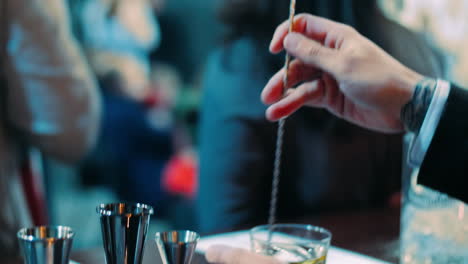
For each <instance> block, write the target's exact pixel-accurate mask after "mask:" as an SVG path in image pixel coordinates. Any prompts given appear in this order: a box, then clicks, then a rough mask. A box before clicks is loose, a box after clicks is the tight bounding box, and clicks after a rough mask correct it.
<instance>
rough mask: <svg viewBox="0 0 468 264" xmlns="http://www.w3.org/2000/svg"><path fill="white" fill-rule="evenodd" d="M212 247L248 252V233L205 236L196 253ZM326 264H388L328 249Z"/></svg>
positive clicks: (335, 249) (339, 249)
mask: <svg viewBox="0 0 468 264" xmlns="http://www.w3.org/2000/svg"><path fill="white" fill-rule="evenodd" d="M212 245H227V246H231V247H237V248H243V249H247V250H250V237H249V231H239V232H232V233H225V234H219V235H214V236H207V237H203V238H202V239H200V241H199V242H198V244H197V249H196V250H197V251H198V252H201V253H204V252H206V250H207V249H208V248H209V247H210V246H212ZM327 264H390V263H389V262H385V261H383V260H378V259H375V258H372V257H369V256H365V255H361V254H358V253H354V252H351V251H349V250H345V249H341V248H337V247H333V246H332V247H330V249H329V250H328V256H327Z"/></svg>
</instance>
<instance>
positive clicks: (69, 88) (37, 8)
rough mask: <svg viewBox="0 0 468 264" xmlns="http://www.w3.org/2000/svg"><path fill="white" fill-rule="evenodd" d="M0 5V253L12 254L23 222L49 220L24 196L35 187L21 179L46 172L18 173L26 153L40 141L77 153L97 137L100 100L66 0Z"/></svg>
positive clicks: (59, 154) (53, 152) (63, 154)
mask: <svg viewBox="0 0 468 264" xmlns="http://www.w3.org/2000/svg"><path fill="white" fill-rule="evenodd" d="M0 11H1V13H2V14H1V16H0V27H1V30H0V32H1V41H0V46H1V54H2V56H1V71H0V73H1V77H2V78H1V83H2V85H1V92H2V96H0V98H1V106H2V107H1V109H2V111H1V123H2V129H0V205H1V207H2V212H1V214H0V255H1V256H2V257H7V258H8V257H9V256H14V257H17V256H18V255H19V252H18V248H17V239H16V232H17V231H18V230H19V228H21V227H25V226H31V225H34V224H39V223H42V224H44V219H43V218H42V220H41V221H38V219H37V215H36V219H32V218H33V217H32V216H34V215H33V214H32V211H33V210H41V209H42V211H40V213H43V214H45V213H46V212H45V210H46V208H34V206H32V205H31V204H27V203H26V198H25V197H27V196H30V195H32V194H31V193H29V192H28V191H26V190H25V188H23V187H24V186H26V185H31V182H30V181H35V183H34V184H37V185H34V186H33V187H39V186H41V185H42V182H41V181H42V180H41V179H37V178H34V177H35V175H29V176H27V177H22V178H20V175H21V173H22V172H21V168H20V167H19V166H20V165H21V164H22V163H21V160H20V155H21V153H23V154H24V151H27V149H29V148H30V147H37V148H39V150H40V151H41V152H42V153H44V154H45V155H46V157H54V158H57V159H59V160H61V161H63V162H67V163H73V162H77V161H79V160H80V159H82V158H83V157H84V156H85V155H86V153H87V152H88V151H89V150H90V149H91V148H92V146H93V144H94V142H95V139H96V134H97V131H98V123H99V112H100V104H99V99H98V93H97V90H96V85H95V82H94V79H93V76H92V74H91V73H90V71H89V69H88V68H87V65H86V63H85V62H84V59H83V57H82V54H81V53H80V51H79V48H78V46H77V44H76V42H75V41H74V40H73V37H72V35H71V32H70V25H69V21H68V16H67V9H66V5H64V2H63V1H61V0H47V1H42V0H41V1H39V0H12V1H10V0H7V1H1V2H0ZM35 191H38V190H37V189H36V190H35ZM32 198H33V199H28V201H32V202H34V201H36V200H35V199H39V198H40V197H34V195H33V197H32ZM36 205H37V204H36Z"/></svg>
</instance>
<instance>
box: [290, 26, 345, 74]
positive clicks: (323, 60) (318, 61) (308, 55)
mask: <svg viewBox="0 0 468 264" xmlns="http://www.w3.org/2000/svg"><path fill="white" fill-rule="evenodd" d="M283 45H284V48H285V49H286V51H287V52H288V53H289V54H291V55H292V56H294V57H296V58H297V59H299V60H301V61H302V62H304V63H305V64H310V65H313V66H315V67H317V68H320V69H321V70H324V71H326V72H329V73H332V74H333V72H334V70H335V69H334V68H335V67H333V65H336V60H339V57H338V56H337V55H338V54H337V52H336V50H334V49H331V48H328V47H326V46H324V45H322V44H320V43H319V42H317V41H315V40H312V39H309V38H307V37H305V36H304V35H301V34H298V33H295V32H292V33H290V34H288V35H287V36H286V38H285V39H284V43H283Z"/></svg>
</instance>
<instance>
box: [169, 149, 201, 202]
mask: <svg viewBox="0 0 468 264" xmlns="http://www.w3.org/2000/svg"><path fill="white" fill-rule="evenodd" d="M197 171H198V164H197V161H196V158H195V155H194V154H192V153H188V152H184V153H181V154H177V155H175V156H174V157H173V158H171V160H170V161H169V162H168V164H167V166H166V168H165V169H164V171H163V175H162V185H163V187H164V189H165V190H166V191H167V192H169V193H171V194H175V195H182V196H184V197H186V198H189V199H192V198H194V197H195V194H196V192H197V186H198V182H197V179H198V175H197Z"/></svg>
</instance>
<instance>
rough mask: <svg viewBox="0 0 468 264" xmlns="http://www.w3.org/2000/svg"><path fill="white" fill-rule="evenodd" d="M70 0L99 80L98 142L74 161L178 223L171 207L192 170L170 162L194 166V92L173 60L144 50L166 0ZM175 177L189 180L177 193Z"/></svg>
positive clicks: (90, 182)
mask: <svg viewBox="0 0 468 264" xmlns="http://www.w3.org/2000/svg"><path fill="white" fill-rule="evenodd" d="M71 3H72V9H71V12H72V14H74V16H75V17H74V22H75V23H74V32H75V35H76V36H77V38H78V39H80V41H81V43H82V45H83V48H84V50H85V51H86V54H87V57H88V59H89V62H90V65H91V67H92V69H93V70H94V73H95V74H96V76H97V78H98V80H99V84H100V88H101V90H102V93H103V106H104V111H103V112H104V113H103V124H102V129H101V131H100V135H99V140H98V144H97V147H96V148H95V150H94V151H93V152H92V154H91V155H90V156H89V157H88V158H87V159H86V162H84V163H83V165H82V166H81V171H80V172H81V176H82V179H83V183H84V185H85V186H104V187H110V190H112V191H114V192H115V193H116V194H117V196H118V197H119V198H120V199H121V200H124V201H133V202H144V203H148V204H151V205H154V206H155V207H156V208H157V210H158V212H159V216H160V218H159V219H164V220H168V219H169V222H171V223H175V224H176V225H177V222H178V221H177V219H178V218H179V217H177V216H173V215H177V213H176V212H175V211H174V210H172V209H171V208H178V206H176V205H175V204H178V201H179V196H181V197H183V199H182V200H183V201H185V200H189V199H190V198H189V197H191V196H193V194H192V193H193V189H194V186H195V185H196V184H195V183H194V182H193V181H194V177H196V175H195V173H188V174H187V173H185V170H179V169H173V168H174V167H175V168H179V165H182V167H183V168H184V166H186V165H187V162H186V161H188V164H189V165H190V166H196V164H194V163H196V156H195V155H194V153H195V152H194V151H193V146H192V144H193V140H192V137H193V136H192V135H191V134H192V132H191V131H192V130H193V129H192V128H191V126H193V124H190V123H193V119H194V118H193V117H192V116H193V115H194V114H193V112H194V111H193V109H195V108H196V102H197V97H196V95H195V96H193V94H192V93H190V92H189V93H187V92H186V91H187V90H191V89H186V88H185V86H186V85H185V83H183V80H182V77H181V76H180V74H179V72H178V70H177V68H175V67H171V66H170V65H168V64H167V63H160V62H158V58H157V57H154V56H153V57H150V54H151V53H154V52H155V51H156V50H157V49H158V47H159V46H160V43H161V29H160V26H159V23H158V19H157V15H158V14H160V13H161V12H163V11H164V6H165V1H162V0H137V1H133V0H111V1H108V0H80V1H75V0H72V1H71ZM194 102H195V103H194ZM195 119H196V118H195ZM174 164H176V166H174ZM166 167H168V168H169V167H170V168H171V169H168V168H166ZM191 171H192V170H191ZM163 178H164V179H163ZM172 179H179V180H177V181H174V180H172ZM181 179H182V181H184V182H185V181H186V179H190V181H189V182H192V183H190V184H188V186H189V187H188V189H189V191H186V192H184V193H182V194H181V193H179V189H178V188H174V185H173V183H174V182H177V183H178V182H181ZM170 183H172V185H171V184H170ZM184 184H185V183H184ZM176 185H177V184H176ZM184 190H185V189H184ZM174 196H175V197H174ZM170 209H171V210H170ZM184 211H186V210H184ZM174 219H176V220H175V221H173V220H174Z"/></svg>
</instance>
